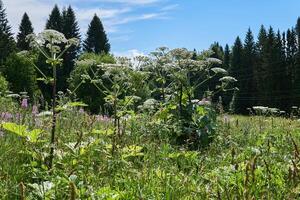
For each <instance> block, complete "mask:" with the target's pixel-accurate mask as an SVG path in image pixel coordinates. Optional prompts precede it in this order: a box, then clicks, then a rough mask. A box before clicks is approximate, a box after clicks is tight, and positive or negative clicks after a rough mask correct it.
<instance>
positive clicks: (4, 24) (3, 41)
mask: <svg viewBox="0 0 300 200" xmlns="http://www.w3.org/2000/svg"><path fill="white" fill-rule="evenodd" d="M15 46H16V45H15V41H14V38H13V34H12V32H11V27H10V25H9V24H8V20H7V16H6V10H5V8H4V5H3V2H2V0H0V64H3V63H4V61H5V59H6V58H7V57H8V56H9V54H11V53H12V52H13V51H14V50H15Z"/></svg>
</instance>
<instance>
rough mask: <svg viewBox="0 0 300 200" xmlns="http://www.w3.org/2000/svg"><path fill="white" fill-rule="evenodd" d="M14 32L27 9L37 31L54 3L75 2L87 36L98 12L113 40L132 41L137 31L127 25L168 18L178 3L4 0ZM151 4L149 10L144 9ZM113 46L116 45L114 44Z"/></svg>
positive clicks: (162, 0)
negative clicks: (92, 20)
mask: <svg viewBox="0 0 300 200" xmlns="http://www.w3.org/2000/svg"><path fill="white" fill-rule="evenodd" d="M2 1H3V3H4V7H5V8H6V12H7V16H8V20H9V23H10V25H11V26H12V31H13V33H15V34H16V33H17V32H18V27H19V24H20V22H21V19H22V16H23V14H24V12H27V13H28V15H29V17H30V20H31V22H32V24H33V27H34V30H35V32H36V33H38V32H41V31H42V30H43V29H44V28H45V24H46V20H47V18H48V16H49V14H50V12H51V10H52V9H53V6H54V4H58V6H59V7H60V8H63V7H67V6H68V5H72V7H73V8H74V10H75V12H76V17H77V20H78V22H79V26H80V29H81V33H82V36H83V38H84V36H85V33H86V31H87V28H88V25H89V23H90V20H91V19H92V17H93V16H94V14H97V15H98V16H99V17H100V18H101V20H102V22H103V25H104V27H105V30H106V32H107V33H109V38H110V40H111V41H112V42H116V43H117V42H128V41H129V40H131V37H130V36H131V34H132V32H133V31H134V30H128V28H126V27H125V26H124V25H125V24H128V23H133V22H137V21H147V20H154V19H166V18H168V14H169V13H170V11H171V10H173V9H175V8H177V7H178V5H177V4H168V3H166V2H168V1H170V0H2ZM145 7H147V9H144V8H145ZM112 45H113V44H112ZM120 54H126V55H131V56H133V55H140V54H142V53H141V52H139V51H138V50H136V49H134V50H129V51H127V52H123V53H120Z"/></svg>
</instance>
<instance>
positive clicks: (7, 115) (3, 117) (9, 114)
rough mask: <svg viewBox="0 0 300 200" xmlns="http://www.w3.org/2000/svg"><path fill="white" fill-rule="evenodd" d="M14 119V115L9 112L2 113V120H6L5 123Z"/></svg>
mask: <svg viewBox="0 0 300 200" xmlns="http://www.w3.org/2000/svg"><path fill="white" fill-rule="evenodd" d="M12 118H13V115H12V114H11V113H9V112H3V113H1V119H2V120H4V121H8V120H10V119H12Z"/></svg>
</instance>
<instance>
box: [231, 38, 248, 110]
mask: <svg viewBox="0 0 300 200" xmlns="http://www.w3.org/2000/svg"><path fill="white" fill-rule="evenodd" d="M242 59H243V44H242V41H241V39H240V37H237V38H236V40H235V42H234V46H233V48H232V57H231V66H230V68H229V73H230V75H231V76H233V77H235V78H236V79H237V80H238V83H237V87H238V88H241V87H242V85H241V81H242V77H241V72H242V71H243V67H242V66H243V60H242ZM242 92H243V91H240V92H238V94H237V97H236V102H235V112H237V113H241V112H242V111H243V110H242V104H243V101H245V99H242V98H240V93H242Z"/></svg>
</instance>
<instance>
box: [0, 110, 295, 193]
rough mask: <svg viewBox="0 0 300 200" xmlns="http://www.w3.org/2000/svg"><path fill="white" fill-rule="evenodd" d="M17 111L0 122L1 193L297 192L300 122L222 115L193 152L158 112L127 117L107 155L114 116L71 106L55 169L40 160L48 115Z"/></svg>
mask: <svg viewBox="0 0 300 200" xmlns="http://www.w3.org/2000/svg"><path fill="white" fill-rule="evenodd" d="M1 111H5V110H4V107H3V106H1ZM15 111H16V110H15ZM21 112H22V116H21V119H17V118H15V117H16V116H17V115H16V114H17V113H14V114H13V116H12V118H11V119H10V118H9V119H8V116H6V117H4V118H2V119H3V120H4V119H5V120H9V121H16V120H22V121H24V122H26V124H28V127H23V126H22V127H18V126H13V125H12V124H10V123H3V125H2V126H3V133H2V136H1V139H0V144H1V145H0V146H1V152H0V153H1V157H0V158H1V163H3V164H2V165H1V170H0V177H1V182H0V184H1V187H0V188H1V189H0V194H1V197H2V199H17V198H20V196H21V195H24V197H26V199H69V198H70V197H71V196H72V195H74V196H76V198H77V199H209V198H211V199H235V198H236V199H296V198H297V197H299V182H300V177H299V174H298V171H299V167H300V165H299V164H300V158H299V141H300V134H299V125H298V122H297V121H292V120H288V119H283V118H272V117H263V116H261V117H259V116H253V117H239V116H220V117H219V118H218V126H217V135H216V137H215V140H214V141H213V142H212V143H211V145H210V146H208V147H207V148H205V149H202V150H200V151H191V150H189V149H188V148H187V147H184V146H178V145H174V144H172V138H173V137H172V136H171V135H172V134H173V133H172V131H171V130H172V127H170V126H166V125H165V124H164V122H163V121H162V120H161V119H160V117H159V116H158V115H147V114H139V115H131V116H130V118H122V120H121V122H120V125H119V126H120V127H119V129H118V131H119V132H118V133H117V140H116V141H117V145H116V147H115V152H114V154H113V155H112V142H113V137H112V135H113V133H114V128H113V120H112V119H111V118H107V117H104V116H90V115H88V114H86V113H84V112H82V111H78V110H77V109H70V110H68V111H67V112H64V113H61V114H59V116H58V124H57V132H58V134H59V136H58V137H59V141H58V144H57V148H56V158H55V164H54V166H55V168H54V169H53V170H51V171H49V170H48V169H47V167H46V166H45V165H44V163H43V159H44V158H45V156H46V154H45V149H47V145H46V143H45V140H47V139H48V132H49V131H50V124H49V122H50V118H49V116H47V115H46V113H40V114H39V115H33V114H32V113H31V112H32V110H31V108H25V109H23V110H22V111H21ZM2 116H3V114H2ZM11 126H13V127H11ZM41 130H44V131H43V132H42V131H41ZM3 134H4V135H3ZM31 135H34V137H32V136H31ZM36 137H38V140H36Z"/></svg>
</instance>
